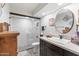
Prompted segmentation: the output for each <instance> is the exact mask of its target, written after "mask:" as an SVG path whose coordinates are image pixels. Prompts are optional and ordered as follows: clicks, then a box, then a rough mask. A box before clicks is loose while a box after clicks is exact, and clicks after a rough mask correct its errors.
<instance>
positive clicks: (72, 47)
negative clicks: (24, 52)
mask: <svg viewBox="0 0 79 59" xmlns="http://www.w3.org/2000/svg"><path fill="white" fill-rule="evenodd" d="M54 38H55V39H54ZM40 39H42V40H45V41H47V42H49V43H51V44H53V45H56V46H58V47H60V48H62V49H65V50H67V51H70V52H72V53H74V54H77V55H79V45H76V44H74V43H72V42H71V41H69V42H66V43H62V42H63V41H62V40H63V39H60V40H59V41H57V40H56V37H53V38H47V37H46V36H44V37H40Z"/></svg>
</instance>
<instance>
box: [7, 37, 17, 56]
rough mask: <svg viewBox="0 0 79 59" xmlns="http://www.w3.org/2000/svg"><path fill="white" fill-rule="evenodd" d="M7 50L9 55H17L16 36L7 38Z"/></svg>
mask: <svg viewBox="0 0 79 59" xmlns="http://www.w3.org/2000/svg"><path fill="white" fill-rule="evenodd" d="M8 50H9V54H10V56H16V55H17V38H16V37H13V38H8Z"/></svg>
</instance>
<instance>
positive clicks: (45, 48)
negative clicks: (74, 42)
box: [40, 39, 77, 56]
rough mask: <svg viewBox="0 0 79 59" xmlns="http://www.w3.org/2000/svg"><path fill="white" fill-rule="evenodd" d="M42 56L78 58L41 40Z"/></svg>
mask: <svg viewBox="0 0 79 59" xmlns="http://www.w3.org/2000/svg"><path fill="white" fill-rule="evenodd" d="M40 56H77V55H76V54H74V53H72V52H70V51H67V50H64V49H62V48H60V47H58V46H55V45H53V44H51V43H48V42H46V41H44V40H42V39H40Z"/></svg>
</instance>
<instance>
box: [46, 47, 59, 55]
mask: <svg viewBox="0 0 79 59" xmlns="http://www.w3.org/2000/svg"><path fill="white" fill-rule="evenodd" d="M47 56H61V54H60V53H58V52H56V51H54V50H53V49H51V48H49V47H47Z"/></svg>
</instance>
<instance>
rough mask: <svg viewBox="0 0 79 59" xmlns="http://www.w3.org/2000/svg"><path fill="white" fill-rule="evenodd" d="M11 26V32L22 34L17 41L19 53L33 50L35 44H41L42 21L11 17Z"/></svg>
mask: <svg viewBox="0 0 79 59" xmlns="http://www.w3.org/2000/svg"><path fill="white" fill-rule="evenodd" d="M10 25H11V26H10V31H17V32H19V33H20V35H19V37H18V41H17V43H18V44H17V45H18V46H17V49H18V51H24V50H27V49H29V48H32V47H33V43H35V42H39V36H40V27H41V26H40V19H33V18H29V17H20V16H19V17H17V16H11V18H10Z"/></svg>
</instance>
